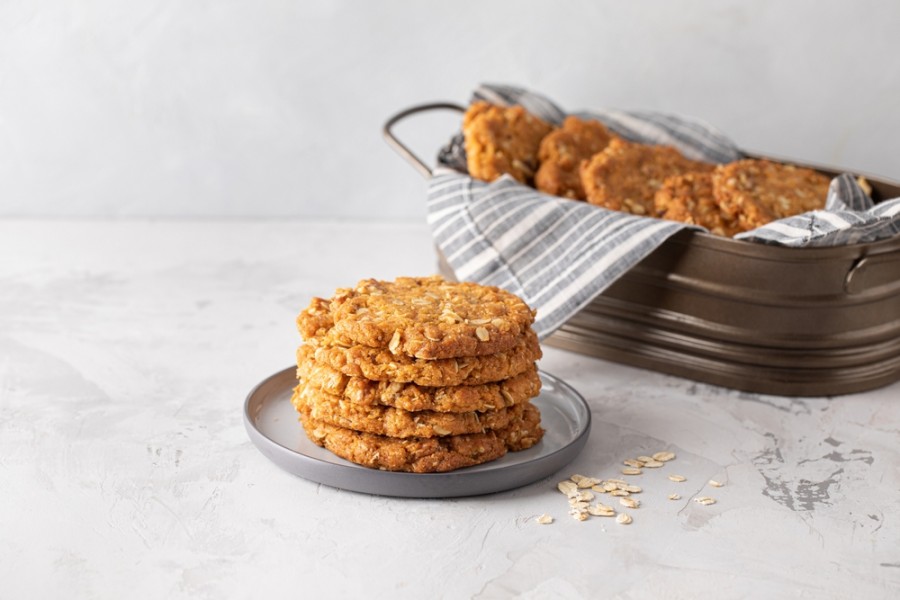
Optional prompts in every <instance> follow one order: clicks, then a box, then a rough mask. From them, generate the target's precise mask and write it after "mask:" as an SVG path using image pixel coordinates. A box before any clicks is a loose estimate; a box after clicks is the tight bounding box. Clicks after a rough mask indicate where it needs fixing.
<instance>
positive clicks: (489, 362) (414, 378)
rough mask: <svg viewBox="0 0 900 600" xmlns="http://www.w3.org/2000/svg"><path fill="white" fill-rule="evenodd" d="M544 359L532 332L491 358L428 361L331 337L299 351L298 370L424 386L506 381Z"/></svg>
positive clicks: (305, 346) (314, 341)
mask: <svg viewBox="0 0 900 600" xmlns="http://www.w3.org/2000/svg"><path fill="white" fill-rule="evenodd" d="M540 357H541V347H540V344H539V343H538V339H537V336H536V335H535V333H534V331H532V330H531V329H529V330H528V331H527V332H526V333H525V334H524V335H522V336H520V339H519V341H518V342H517V343H516V345H515V346H513V347H512V348H510V349H509V350H506V351H505V352H498V353H496V354H489V355H487V356H475V357H461V358H441V359H434V360H427V359H421V358H413V357H410V356H407V355H405V354H392V353H391V352H390V351H389V350H388V349H386V348H372V347H370V346H363V345H358V344H357V345H352V346H346V345H341V344H340V343H339V341H338V340H335V339H334V338H332V337H331V336H330V335H327V334H326V335H325V336H323V337H321V338H318V337H316V338H312V339H311V340H310V341H308V343H306V344H304V345H302V346H300V348H299V349H298V350H297V364H298V366H299V365H300V364H301V361H304V360H315V361H316V362H317V363H320V364H324V365H326V366H329V367H331V368H332V369H334V370H337V371H339V372H341V373H343V374H344V375H349V376H351V377H364V378H366V379H370V380H373V381H391V382H399V383H416V384H418V385H423V386H453V385H478V384H482V383H492V382H497V381H503V380H504V379H509V378H511V377H515V376H516V375H519V374H520V373H523V372H525V371H527V370H528V369H531V368H533V366H534V363H535V361H537V360H538V359H539V358H540Z"/></svg>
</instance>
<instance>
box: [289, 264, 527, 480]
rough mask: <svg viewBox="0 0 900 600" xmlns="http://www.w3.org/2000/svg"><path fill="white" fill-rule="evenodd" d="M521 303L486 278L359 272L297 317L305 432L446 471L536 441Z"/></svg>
mask: <svg viewBox="0 0 900 600" xmlns="http://www.w3.org/2000/svg"><path fill="white" fill-rule="evenodd" d="M533 321H534V313H533V312H532V310H531V309H530V308H529V307H528V306H527V305H526V304H525V303H524V302H523V301H522V300H520V299H519V298H518V297H516V296H515V295H513V294H510V293H509V292H506V291H504V290H501V289H499V288H495V287H488V286H481V285H477V284H472V283H451V282H447V281H445V280H443V279H442V278H440V277H424V278H412V277H402V278H398V279H397V280H395V281H393V282H385V281H376V280H373V279H367V280H363V281H361V282H360V283H359V284H358V285H357V286H356V287H355V288H346V289H339V290H337V292H336V293H335V295H334V297H333V298H331V299H328V300H326V299H322V298H314V299H313V301H312V302H311V303H310V305H309V307H307V308H306V309H304V310H303V311H302V312H301V313H300V315H299V316H298V318H297V326H298V329H299V330H300V333H301V335H302V336H303V337H304V339H305V343H304V344H303V345H302V346H300V348H299V349H298V351H297V364H298V379H299V385H298V386H297V390H296V392H295V396H294V404H295V406H296V407H297V409H298V411H299V412H300V414H301V420H302V421H303V425H304V428H305V429H306V431H307V434H308V435H309V437H310V439H311V440H312V441H313V442H315V443H317V444H319V445H322V446H324V447H325V448H327V449H329V450H331V451H332V452H334V453H335V454H338V455H339V456H341V457H343V458H346V459H348V460H351V461H353V462H357V463H359V464H363V465H365V466H369V467H376V468H381V469H389V470H403V471H414V472H430V471H446V470H450V469H455V468H459V467H462V466H470V465H473V464H479V463H482V462H486V461H488V460H493V459H495V458H499V457H500V456H502V455H503V454H505V453H506V451H507V450H522V449H525V448H528V447H530V446H532V445H534V444H535V443H537V442H538V441H539V440H540V438H541V435H542V433H543V430H542V429H541V428H540V413H539V412H538V411H537V409H536V408H535V407H534V406H533V405H531V403H530V402H529V401H528V399H529V398H531V397H534V396H536V395H537V393H538V391H539V390H540V380H539V378H538V375H537V370H536V367H535V364H534V363H535V361H536V360H537V359H539V358H540V356H541V351H540V345H539V343H538V340H537V336H536V335H535V333H534V331H533V330H532V329H531V324H532V323H533Z"/></svg>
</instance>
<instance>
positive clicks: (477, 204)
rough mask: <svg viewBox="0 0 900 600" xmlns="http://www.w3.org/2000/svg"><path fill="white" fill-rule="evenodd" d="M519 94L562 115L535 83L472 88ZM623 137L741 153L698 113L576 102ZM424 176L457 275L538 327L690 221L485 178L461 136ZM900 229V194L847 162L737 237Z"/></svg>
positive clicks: (874, 233)
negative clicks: (863, 182)
mask: <svg viewBox="0 0 900 600" xmlns="http://www.w3.org/2000/svg"><path fill="white" fill-rule="evenodd" d="M473 99H476V100H486V101H488V102H491V103H493V104H500V105H513V104H519V105H521V106H523V107H524V108H525V109H526V110H528V111H529V112H531V113H533V114H535V115H537V116H539V117H541V118H542V119H544V120H545V121H547V122H549V123H554V124H557V125H558V124H560V123H562V121H563V119H564V118H565V117H566V113H564V112H563V111H562V110H561V109H560V108H559V107H558V106H556V105H555V104H554V103H553V102H551V101H550V100H548V99H546V98H544V97H543V96H540V95H538V94H535V93H532V92H527V91H525V90H522V89H519V88H514V87H510V86H500V85H485V86H481V87H480V88H478V90H476V92H475V94H474V98H473ZM574 114H576V115H578V116H579V117H582V118H593V119H597V120H599V121H601V122H602V123H603V124H604V125H605V126H606V127H607V128H608V129H609V130H611V131H612V132H614V133H616V134H617V135H619V136H622V137H624V138H626V139H629V140H632V141H636V142H641V143H646V144H668V145H671V146H675V147H676V148H678V149H679V150H680V151H681V152H682V153H683V154H684V155H685V156H687V157H688V158H692V159H696V160H704V161H707V162H719V163H721V162H730V161H733V160H738V159H740V158H742V156H743V155H742V154H741V152H740V151H739V150H738V148H737V147H736V146H735V145H734V143H732V142H731V141H730V140H729V139H728V138H726V137H725V136H723V135H722V134H721V133H719V132H718V131H716V130H715V129H714V128H712V127H710V126H709V125H707V124H705V123H703V122H702V121H698V120H695V119H689V118H686V117H681V116H674V115H665V114H660V113H653V112H639V111H618V110H601V111H592V112H579V113H574ZM438 162H439V165H440V166H439V167H438V168H437V169H435V171H434V173H433V176H432V178H431V180H430V181H429V185H428V222H429V224H430V225H431V229H432V234H433V235H434V239H435V242H436V243H437V245H438V247H439V248H440V250H441V252H442V253H443V255H444V257H445V258H446V259H447V262H448V263H449V264H450V266H451V267H452V268H453V271H454V273H455V274H456V276H457V278H459V279H460V280H466V281H476V282H479V283H482V284H486V285H496V286H500V287H502V288H505V289H507V290H509V291H511V292H513V293H515V294H517V295H519V296H520V297H522V298H523V299H524V300H525V301H526V302H527V303H528V304H529V305H530V306H532V307H533V308H536V309H537V320H536V321H535V324H534V328H535V330H536V331H537V333H538V335H539V336H540V337H542V338H543V337H546V336H548V335H550V334H551V333H553V331H554V330H556V329H557V328H558V327H559V326H560V325H562V324H563V323H564V322H565V321H566V320H567V319H568V318H569V317H571V316H572V315H573V314H575V313H576V312H578V311H579V310H581V309H582V308H584V306H586V305H587V304H588V303H589V302H590V301H591V300H593V299H594V298H595V297H596V296H597V295H599V294H600V293H602V292H603V290H605V289H606V288H607V287H608V286H609V285H610V284H612V283H613V282H614V281H615V280H616V279H618V277H619V276H621V275H622V274H623V273H625V272H626V271H628V270H629V269H630V268H631V267H633V266H634V265H635V264H637V263H638V262H640V261H641V260H642V259H643V258H644V257H646V256H647V255H648V254H650V253H651V252H652V251H653V250H655V249H656V248H657V247H658V246H659V245H660V244H662V243H663V242H664V241H665V240H666V239H667V238H668V237H670V236H671V235H673V234H674V233H676V232H678V231H680V230H681V229H685V228H691V229H700V228H698V227H696V226H692V225H686V224H684V223H677V222H674V221H664V220H660V219H653V218H649V217H639V216H635V215H631V214H628V213H622V212H617V211H610V210H606V209H603V208H600V207H597V206H593V205H591V204H588V203H586V202H576V201H572V200H566V199H563V198H557V197H555V196H548V195H546V194H542V193H540V192H538V191H537V190H535V189H533V188H531V187H528V186H525V185H522V184H520V183H518V182H517V181H515V180H514V179H512V178H511V177H509V176H504V177H501V178H500V179H498V180H496V181H494V182H491V183H486V182H483V181H479V180H476V179H472V178H471V177H469V176H468V175H467V174H466V163H465V153H464V151H463V145H462V139H461V136H457V137H456V138H454V139H453V140H452V141H451V142H450V144H448V146H447V147H446V148H444V149H443V150H442V151H441V154H440V155H439V157H438ZM898 232H900V198H896V199H893V200H889V201H886V202H881V203H879V204H878V205H875V204H874V203H873V202H872V199H871V198H869V196H868V195H867V194H866V193H865V191H863V190H862V188H860V187H859V185H857V183H856V179H855V178H854V177H853V176H852V175H849V174H844V175H841V176H839V177H836V178H835V179H834V180H832V182H831V187H830V189H829V192H828V199H827V202H826V207H825V210H817V211H813V212H809V213H806V214H802V215H797V216H794V217H789V218H787V219H781V220H779V221H775V222H773V223H769V224H767V225H765V226H763V227H760V228H758V229H755V230H753V231H748V232H745V233H741V234H739V235H738V236H736V239H740V240H746V241H751V242H762V243H770V244H778V245H782V246H791V247H809V246H836V245H842V244H854V243H862V242H872V241H875V240H879V239H883V238H887V237H890V236H893V235H896V234H897V233H898Z"/></svg>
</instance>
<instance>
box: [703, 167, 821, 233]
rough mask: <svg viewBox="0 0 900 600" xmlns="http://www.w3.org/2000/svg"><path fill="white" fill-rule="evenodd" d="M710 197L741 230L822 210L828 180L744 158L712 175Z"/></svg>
mask: <svg viewBox="0 0 900 600" xmlns="http://www.w3.org/2000/svg"><path fill="white" fill-rule="evenodd" d="M712 183H713V194H714V195H715V198H716V201H717V202H718V203H719V206H720V207H721V210H722V213H723V214H724V215H725V216H726V217H727V218H729V219H733V220H734V222H735V224H736V226H737V228H738V229H739V230H740V231H749V230H751V229H755V228H757V227H760V226H761V225H765V224H766V223H769V222H770V221H774V220H776V219H783V218H784V217H789V216H791V215H796V214H800V213H804V212H807V211H810V210H816V209H821V208H824V207H825V200H826V198H827V196H828V187H829V185H830V183H831V180H830V179H829V178H828V177H826V176H825V175H822V174H821V173H817V172H816V171H813V170H812V169H805V168H802V167H795V166H793V165H785V164H781V163H774V162H771V161H768V160H756V159H745V160H739V161H735V162H733V163H729V164H727V165H722V166H720V167H718V168H717V169H716V170H715V172H714V173H713V177H712Z"/></svg>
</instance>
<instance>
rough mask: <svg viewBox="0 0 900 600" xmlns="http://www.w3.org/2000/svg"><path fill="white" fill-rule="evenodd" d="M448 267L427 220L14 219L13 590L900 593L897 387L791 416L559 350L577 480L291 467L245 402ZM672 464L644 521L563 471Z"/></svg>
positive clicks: (4, 430) (1, 422)
mask: <svg viewBox="0 0 900 600" xmlns="http://www.w3.org/2000/svg"><path fill="white" fill-rule="evenodd" d="M433 270H434V255H433V253H432V251H431V241H430V236H429V233H428V231H427V228H426V226H425V225H389V224H385V225H377V226H372V225H370V224H365V225H364V224H359V223H357V224H336V223H327V222H299V221H293V222H290V221H288V222H275V221H218V222H212V221H187V222H186V221H180V222H179V221H156V222H144V221H139V222H134V221H100V222H87V221H85V222H74V221H69V222H67V221H16V220H7V221H0V598H4V599H7V598H8V599H19V598H55V597H63V596H65V597H70V598H118V597H130V598H160V597H166V598H225V597H228V598H237V597H245V598H267V597H288V596H292V597H303V598H307V597H326V598H327V597H351V596H355V597H360V598H422V597H446V598H506V597H511V596H517V597H523V598H548V597H550V598H601V597H610V598H629V599H644V598H646V599H651V598H705V597H716V598H784V597H792V598H817V599H819V598H891V597H897V595H898V591H900V444H898V440H900V387H898V386H897V385H894V386H891V387H888V388H885V389H881V390H877V391H873V392H868V393H865V394H859V395H852V396H844V397H837V398H808V399H790V398H782V397H774V396H761V395H755V394H746V393H739V392H734V391H730V390H725V389H722V388H716V387H712V386H708V385H702V384H697V383H694V382H691V381H686V380H682V379H677V378H674V377H669V376H664V375H660V374H656V373H651V372H646V371H641V370H637V369H632V368H627V367H623V366H619V365H615V364H612V363H607V362H603V361H599V360H595V359H591V358H586V357H583V356H579V355H576V354H571V353H567V352H562V351H558V350H554V349H547V350H546V357H545V358H544V359H543V360H542V361H541V367H542V368H543V369H544V370H546V371H548V372H550V373H553V374H555V375H557V376H560V377H562V378H563V379H565V380H566V381H568V382H569V383H570V384H571V385H573V386H574V387H575V388H576V389H577V390H579V391H580V392H581V393H582V394H583V395H584V396H585V397H586V399H587V401H588V402H589V404H590V406H591V408H592V414H593V419H594V427H593V430H592V433H591V436H590V440H589V441H588V444H587V446H586V448H585V450H584V451H583V453H582V454H581V455H580V456H579V458H578V459H577V460H576V461H575V462H574V463H573V464H571V465H570V466H569V467H567V468H566V469H565V470H564V471H563V472H562V473H560V474H559V475H558V476H554V477H552V478H548V479H547V480H544V481H540V482H537V483H535V484H532V485H529V486H527V487H524V488H521V489H518V490H513V491H509V492H505V493H500V494H496V495H490V496H484V497H476V498H464V499H456V500H401V499H392V498H386V497H373V496H366V495H362V494H357V493H352V492H346V491H341V490H336V489H331V488H328V487H325V486H320V485H318V484H316V483H314V482H310V481H306V480H303V479H300V478H296V477H293V476H291V475H288V474H287V473H285V472H283V471H281V470H279V469H278V468H277V467H275V466H274V465H273V464H272V463H270V462H269V461H268V460H267V459H266V458H265V457H264V456H263V455H262V454H260V453H259V452H258V451H257V450H256V449H255V448H254V447H253V446H252V445H251V444H250V442H249V441H248V439H247V436H246V434H245V432H244V429H243V425H242V420H241V419H242V416H241V408H242V402H243V399H244V396H245V395H246V393H247V392H248V391H249V390H250V389H251V388H252V387H253V385H255V384H256V383H257V382H258V381H260V380H261V379H263V378H264V377H266V376H267V375H269V374H271V373H273V372H275V371H277V370H280V369H281V368H283V367H285V366H288V365H290V364H291V362H292V360H293V350H294V347H295V346H296V344H297V343H298V336H297V334H296V332H295V330H294V326H293V319H294V316H295V314H296V312H297V311H298V310H299V309H300V308H302V307H303V306H304V305H305V304H306V302H307V301H308V299H309V297H310V296H311V295H313V294H328V293H330V292H331V291H332V290H333V289H334V288H335V287H337V286H339V285H346V284H349V283H353V282H355V281H356V280H357V279H359V278H361V277H365V276H375V277H394V276H396V275H401V274H425V273H430V272H432V271H433ZM664 448H665V449H671V450H673V451H675V452H676V453H677V455H678V458H677V459H676V460H675V461H674V462H672V463H669V464H667V465H666V466H665V467H664V468H662V469H658V470H655V471H651V470H649V469H648V470H646V471H645V474H644V475H641V476H639V477H636V478H635V481H636V483H638V485H641V486H642V487H643V488H644V492H643V493H642V494H640V495H639V496H638V498H639V499H640V500H641V501H642V506H641V507H640V508H638V509H636V510H633V511H631V514H632V515H633V517H634V523H633V524H632V525H630V526H621V525H617V524H616V523H614V522H613V521H612V520H610V519H600V518H592V519H591V520H589V521H586V522H583V523H580V522H576V521H574V520H573V519H572V518H571V517H569V516H568V515H567V514H566V513H567V504H566V500H565V498H564V497H563V496H562V495H561V494H559V492H557V491H556V489H555V485H556V482H557V481H558V480H560V479H562V478H564V477H567V476H568V475H570V474H572V473H576V472H577V473H582V474H585V475H593V476H598V477H612V476H615V474H617V473H618V471H619V469H620V467H621V465H620V461H621V460H622V459H624V458H627V457H632V456H636V455H640V454H647V453H650V452H654V451H656V450H660V449H664ZM671 473H678V474H681V475H684V476H685V477H686V478H687V481H686V482H684V483H672V482H670V481H668V480H667V479H666V477H665V476H666V475H667V474H671ZM709 479H716V480H718V481H721V482H724V483H725V486H724V487H722V488H719V489H716V488H712V487H710V486H709V485H707V484H706V482H707V481H708V480H709ZM672 492H678V493H680V494H681V496H682V499H681V500H680V501H678V502H673V501H670V500H667V499H666V496H667V495H668V494H669V493H672ZM698 494H699V495H708V496H713V497H715V498H716V499H717V500H718V502H717V503H716V504H714V505H712V506H701V505H699V504H697V503H695V502H692V501H691V498H692V497H694V496H696V495H698ZM545 512H546V513H549V514H550V515H552V516H554V517H555V519H556V521H555V522H554V523H553V524H551V525H538V524H537V523H536V522H535V518H536V517H537V516H538V515H540V514H542V513H545Z"/></svg>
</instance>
